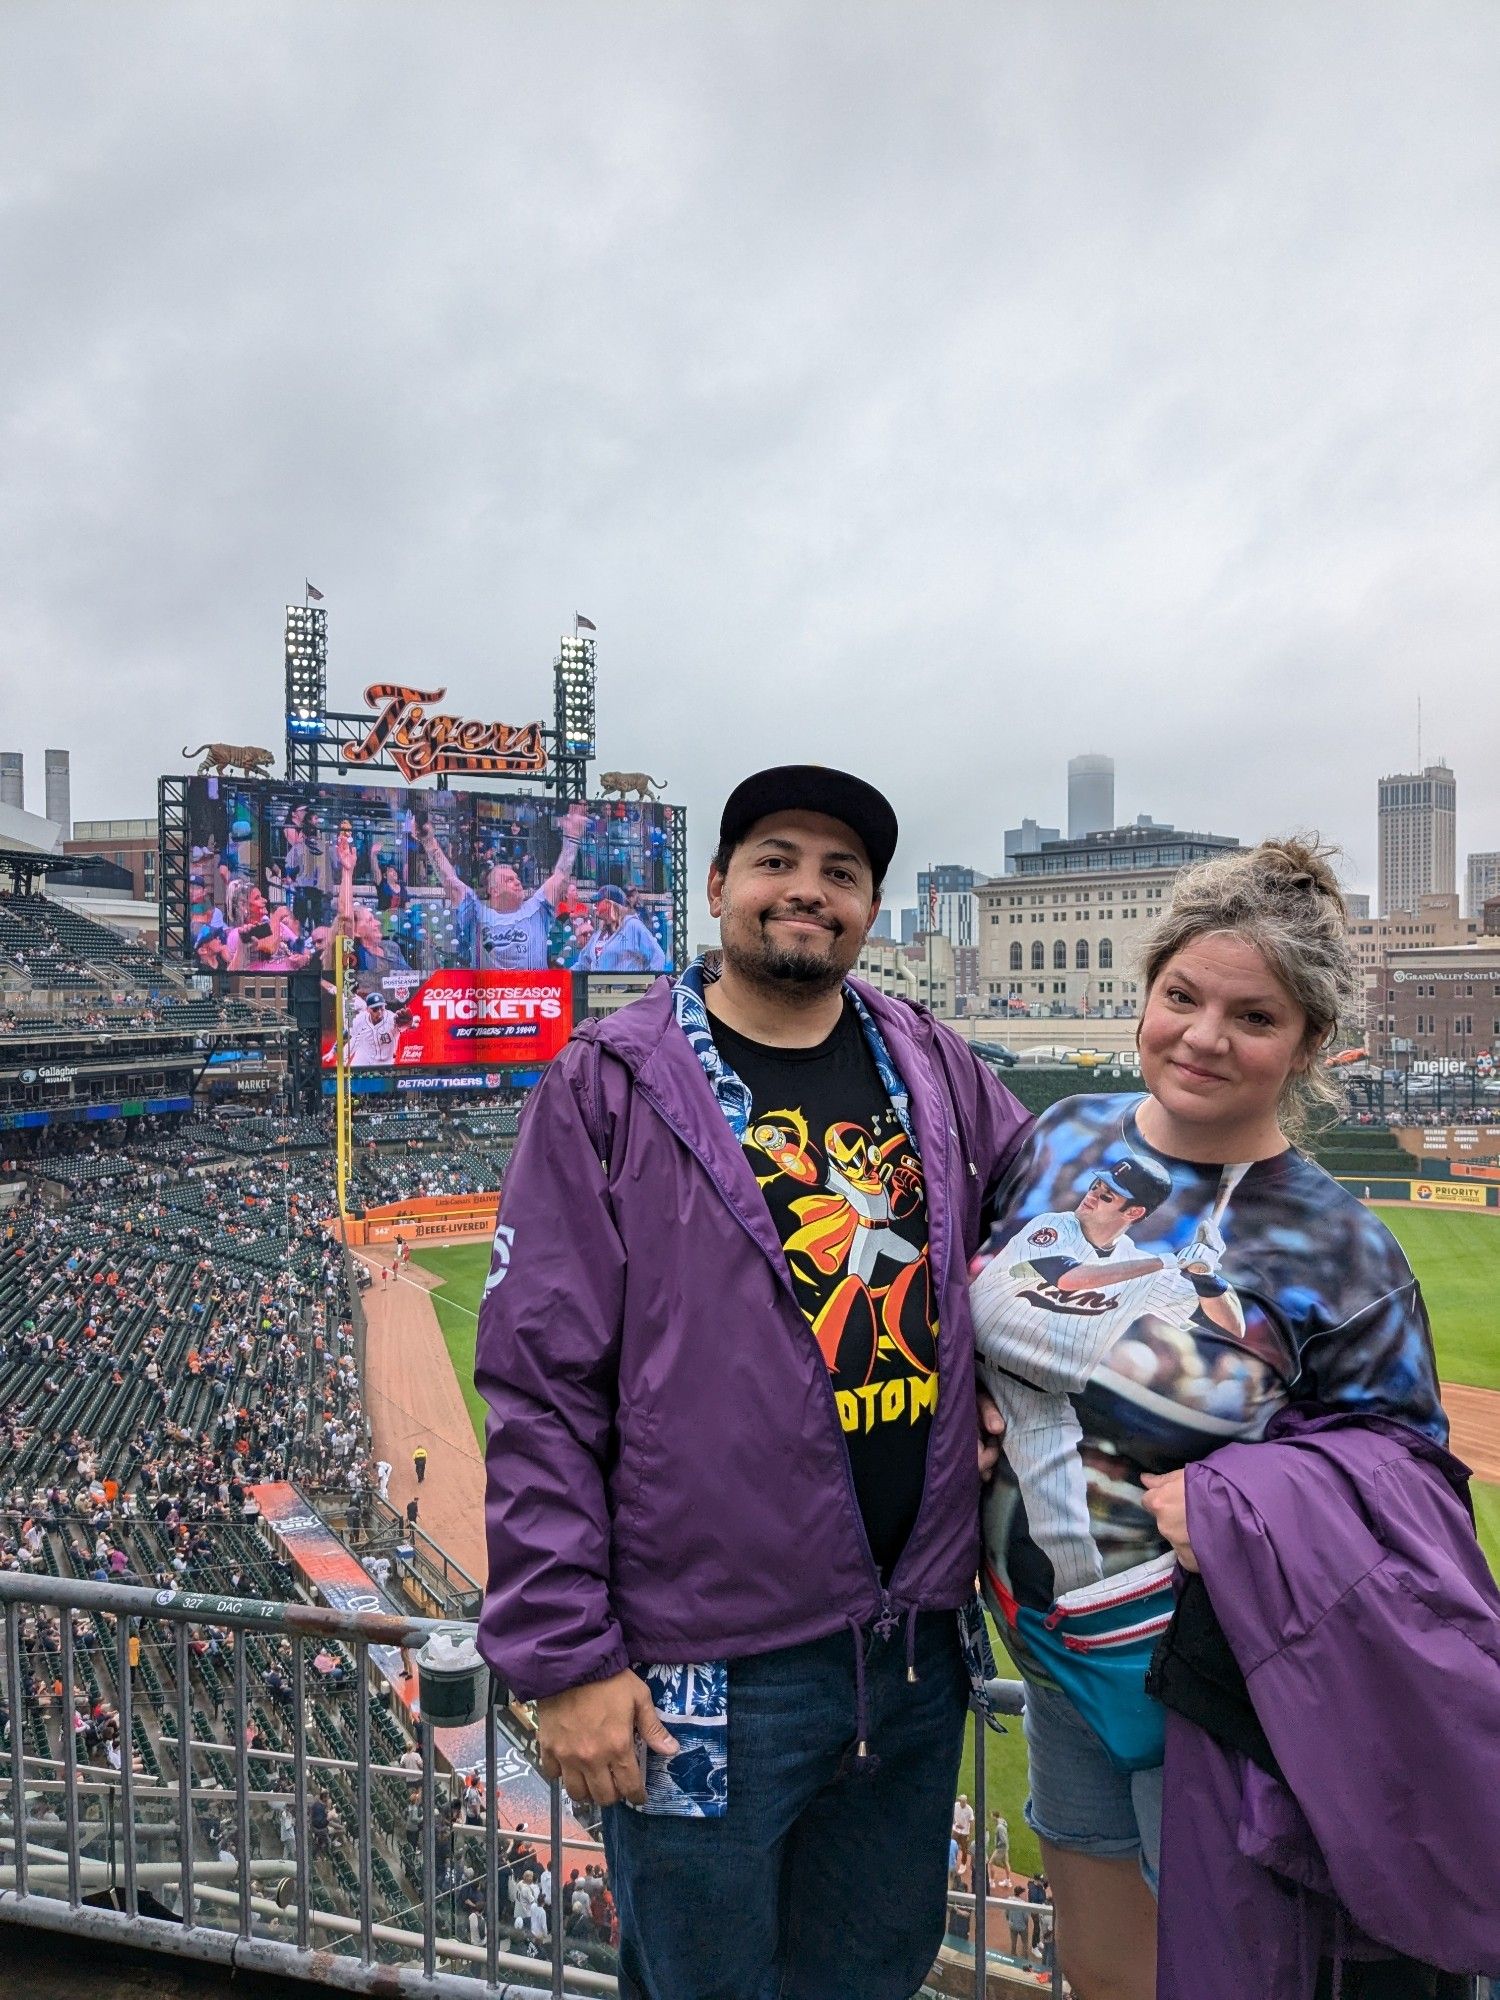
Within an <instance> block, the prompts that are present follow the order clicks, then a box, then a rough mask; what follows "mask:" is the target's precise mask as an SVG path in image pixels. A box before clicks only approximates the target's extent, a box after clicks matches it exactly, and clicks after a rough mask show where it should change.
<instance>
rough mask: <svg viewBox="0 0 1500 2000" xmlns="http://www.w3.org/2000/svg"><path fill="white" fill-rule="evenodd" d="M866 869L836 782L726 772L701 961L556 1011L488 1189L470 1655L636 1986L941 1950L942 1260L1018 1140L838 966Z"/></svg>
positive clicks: (953, 1704) (946, 1410) (923, 1027)
mask: <svg viewBox="0 0 1500 2000" xmlns="http://www.w3.org/2000/svg"><path fill="white" fill-rule="evenodd" d="M895 846H896V818H895V814H894V813H893V811H892V810H891V807H890V805H889V804H888V802H887V801H886V800H885V799H884V798H883V797H882V796H881V795H880V793H879V792H877V791H876V790H875V789H874V787H873V786H871V785H868V784H866V783H865V782H864V781H863V780H861V779H859V778H855V777H851V776H849V775H847V774H845V773H843V772H838V771H831V770H824V769H820V768H818V767H815V766H809V765H791V766H783V767H781V768H779V769H776V770H771V771H763V772H761V773H759V774H758V775H757V776H755V777H753V778H749V779H747V780H746V781H745V782H744V783H743V784H741V785H740V786H738V787H737V788H736V790H735V791H734V793H733V794H732V795H731V797H730V799H729V801H728V803H727V805H726V806H725V808H724V814H723V818H722V821H721V824H720V837H719V846H718V849H717V852H716V853H715V855H714V858H713V862H712V864H711V866H710V869H709V877H708V894H709V906H710V909H711V911H712V913H713V915H714V916H715V917H716V918H717V919H718V920H719V926H720V935H721V940H722V946H723V950H722V961H721V963H720V964H718V965H714V966H711V965H709V964H708V963H706V962H703V961H700V962H699V963H698V964H696V965H695V966H693V967H690V968H689V970H688V971H687V972H686V973H685V974H684V975H683V976H682V978H681V979H679V980H678V981H677V982H676V985H675V986H669V985H667V984H666V983H664V982H663V983H659V984H658V985H657V986H656V987H654V988H653V989H652V991H651V993H649V994H648V995H647V996H646V997H644V998H643V999H641V1000H638V1001H636V1002H635V1003H634V1004H633V1005H631V1006H629V1007H626V1008H624V1009H622V1010H621V1011H620V1012H618V1013H616V1014H614V1015H612V1016H610V1017H609V1018H608V1019H607V1020H603V1021H590V1022H587V1023H585V1024H584V1026H583V1027H582V1029H581V1030H580V1032H579V1033H578V1034H577V1035H576V1036H575V1037H574V1039H573V1041H572V1042H571V1043H570V1044H569V1046H568V1048H567V1049H566V1050H565V1051H564V1052H563V1054H562V1056H561V1057H560V1058H559V1059H558V1060H557V1061H556V1062H555V1063H554V1064H553V1065H552V1066H551V1068H550V1069H549V1070H548V1072H547V1074H546V1075H545V1077H544V1078H543V1081H542V1082H541V1083H540V1085H539V1086H538V1087H537V1089H536V1090H535V1091H534V1092H533V1093H532V1097H531V1101H530V1103H529V1105H528V1108H527V1111H526V1114H525V1116H524V1118H523V1120H522V1125H521V1131H520V1135H519V1138H518V1140H517V1145H516V1150H515V1153H514V1156H513V1158H512V1161H511V1164H510V1168H509V1170H508V1172H507V1175H506V1180H505V1188H504V1193H503V1196H502V1204H501V1206H502V1213H503V1215H504V1223H503V1225H502V1229H503V1235H502V1237H501V1238H500V1239H499V1240H498V1241H497V1255H496V1259H495V1262H494V1266H493V1268H492V1271H491V1275H490V1280H489V1285H488V1287H487V1290H486V1295H485V1300H484V1304H483V1307H482V1310H481V1318H480V1329H479V1345H478V1353H477V1357H476V1369H475V1374H476V1380H477V1381H478V1384H479V1386H480V1388H481V1389H482V1391H483V1392H484V1394H485V1396H486V1397H487V1399H488V1401H489V1404H490V1408H491V1413H492V1421H491V1423H490V1427H489V1446H488V1480H489V1485H488V1498H487V1509H486V1511H487V1527H488V1537H489V1570H490V1584H489V1590H488V1593H487V1596H486V1600H485V1605H484V1612H483V1617H482V1621H481V1627H480V1634H481V1646H482V1648H483V1650H484V1653H485V1656H486V1658H487V1659H488V1660H489V1662H490V1664H491V1666H492V1667H493V1668H494V1669H495V1671H496V1672H497V1674H498V1675H499V1676H500V1677H501V1678H502V1679H503V1680H504V1681H505V1682H506V1683H507V1684H508V1685H509V1686H510V1687H511V1688H513V1689H514V1691H515V1692H516V1694H517V1695H519V1696H521V1697H522V1698H525V1699H530V1700H535V1701H536V1705H537V1720H538V1744H539V1749H540V1752H541V1760H542V1768H543V1770H544V1771H546V1772H548V1773H549V1774H556V1775H560V1776H561V1778H562V1780H563V1783H564V1784H565V1786H566V1787H567V1790H568V1792H569V1794H570V1796H571V1797H573V1798H574V1799H575V1800H580V1801H582V1800H584V1799H592V1800H594V1801H595V1802H597V1803H598V1804H599V1805H600V1806H601V1807H602V1808H603V1809H604V1814H603V1819H604V1838H605V1845H606V1850H607V1853H608V1857H609V1868H610V1880H611V1883H612V1885H613V1888H614V1893H615V1899H616V1903H617V1906H618V1912H619V1926H620V1983H621V1992H622V1994H624V1995H625V1996H627V2000H687V1996H689V1995H694V1996H696V1995H701V1994H704V1993H708V1992H712V1993H714V1994H716V1995H720V1996H724V2000H741V1996H743V2000H757V1996H760V1995H761V1994H763V1993H765V1992H767V1991H771V1990H775V1991H777V1992H778V1993H780V1994H782V1995H784V1996H786V2000H834V1997H835V1996H845V1995H848V1994H853V1993H857V1994H859V1995H860V1996H861V2000H905V1996H907V1995H909V1994H910V1993H912V1992H913V1991H914V1989H915V1988H916V1987H917V1986H918V1985H919V1984H920V1983H921V1981H922V1979H923V1977H924V1976H925V1975H926V1973H927V1971H928V1970H929V1968H930V1966H931V1964H932V1961H933V1958H934V1957H935V1955H936V1951H937V1947H938V1944H939V1942H940V1940H941V1937H942V1932H943V1919H944V1909H945V1891H946V1881H947V1869H946V1856H947V1843H948V1830H949V1825H950V1821H951V1815H952V1810H953V1795H954V1791H955V1788H956V1781H957V1776H958V1762H959V1752H960V1748H961V1742H962V1735H963V1727H964V1716H965V1710H966V1696H967V1685H968V1683H967V1676H966V1673H965V1667H964V1661H963V1658H962V1656H961V1653H960V1647H959V1630H958V1621H957V1619H956V1617H955V1616H954V1614H955V1612H956V1611H958V1609H959V1608H960V1607H961V1606H965V1605H967V1604H968V1602H969V1600H970V1597H971V1594H972V1586H973V1579H974V1574H975V1568H976V1563H977V1558H978V1536H977V1510H978V1500H979V1476H978V1467H977V1456H978V1454H977V1445H978V1427H977V1424H976V1418H975V1399H974V1391H973V1346H972V1341H973V1333H972V1324H971V1321H970V1319H969V1311H968V1284H967V1259H968V1258H969V1256H971V1255H972V1254H973V1253H974V1251H975V1250H976V1249H977V1247H978V1244H979V1243H980V1241H981V1239H982V1235H983V1229H982V1216H983V1211H984V1209H985V1205H986V1199H987V1196H988V1195H989V1193H990V1191H991V1190H992V1189H993V1187H994V1186H995V1184H996V1183H997V1182H998V1180H999V1178H1000V1176H1001V1174H1002V1172H1003V1170H1004V1168H1005V1166H1006V1164H1007V1163H1008V1161H1009V1159H1010V1157H1011V1155H1012V1153H1013V1151H1014V1149H1015V1147H1016V1145H1017V1143H1018V1140H1019V1138H1020V1135H1021V1133H1022V1131H1023V1129H1024V1126H1025V1124H1026V1118H1025V1114H1024V1113H1023V1112H1022V1111H1021V1110H1020V1108H1019V1107H1018V1106H1017V1105H1016V1103H1015V1101H1014V1100H1013V1099H1012V1098H1011V1097H1010V1096H1009V1095H1008V1093H1007V1092H1006V1091H1005V1090H1004V1089H1003V1087H1002V1086H1001V1085H1000V1084H999V1083H998V1082H997V1081H996V1080H995V1079H994V1077H993V1076H992V1074H991V1073H990V1072H989V1071H988V1070H987V1069H986V1068H985V1067H984V1066H983V1065H981V1064H980V1063H979V1062H977V1061H976V1060H975V1059H974V1058H973V1057H972V1055H971V1054H970V1052H969V1051H968V1049H967V1047H966V1046H965V1044H964V1043H962V1042H961V1041H959V1040H958V1039H957V1038H956V1037H955V1036H954V1035H952V1034H951V1033H950V1032H949V1030H947V1029H945V1028H942V1027H940V1026H939V1025H938V1024H937V1023H936V1022H934V1021H933V1020H932V1018H931V1016H930V1015H928V1014H927V1013H926V1012H925V1011H924V1010H920V1009H916V1008H912V1007H909V1006H907V1005H906V1004H905V1003H902V1002H897V1001H893V1000H890V999H887V998H884V997H882V996H881V995H879V994H877V993H875V992H874V991H873V990H871V989H870V988H869V987H866V986H863V985H860V984H859V983H857V982H855V981H852V980H850V979H849V977H848V974H849V972H850V969H851V968H852V966H853V964H854V961H855V959H856V957H857V956H858V953H859V951H860V948H861V946H862V945H863V943H864V940H865V937H866V935H867V934H868V931H869V928H870V925H871V924H872V922H873V921H874V918H875V916H876V913H877V912H878V910H879V907H880V889H881V884H882V882H883V879H884V877H885V874H886V871H887V868H888V866H889V864H890V861H891V858H892V855H893V853H894V850H895ZM637 1667H639V1668H640V1670H641V1671H640V1672H637V1671H635V1669H636V1668H637ZM648 1680H649V1683H650V1686H649V1688H648ZM652 1689H654V1690H656V1691H657V1696H658V1699H659V1700H661V1701H662V1702H664V1703H669V1704H670V1709H671V1716H670V1720H671V1725H672V1726H671V1728H670V1729H669V1728H668V1727H667V1726H666V1724H665V1723H664V1721H663V1719H662V1717H661V1716H660V1715H658V1713H657V1711H656V1708H655V1706H654V1705H653V1701H652V1695H651V1690H652ZM637 1736H639V1738H640V1739H641V1741H642V1742H643V1743H644V1745H645V1748H646V1751H647V1759H646V1768H645V1770H644V1771H643V1769H642V1765H641V1762H640V1761H639V1758H638V1752H637V1741H636V1739H637ZM643 1804H644V1805H645V1806H646V1810H645V1811H638V1810H635V1809H634V1808H635V1807H638V1806H641V1805H643ZM872 1882H874V1883H877V1884H878V1891H877V1892H876V1893H872V1892H871V1886H870V1885H871V1883H872Z"/></svg>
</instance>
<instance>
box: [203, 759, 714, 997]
mask: <svg viewBox="0 0 1500 2000" xmlns="http://www.w3.org/2000/svg"><path fill="white" fill-rule="evenodd" d="M672 811H673V808H672V807H670V806H664V805H661V804H659V803H657V802H656V801H655V800H647V801H644V802H639V801H635V800H629V801H626V800H595V801H589V802H587V803H585V804H582V805H575V806H567V805H564V804H562V803H560V802H559V801H558V800H556V799H547V798H542V797H537V796H532V797H525V798H510V797H502V796H500V795H498V794H494V793H483V792H438V791H425V790H424V791H418V790H402V789H396V788H391V787H385V786H372V785H319V786H295V785H284V784H277V783H273V782H268V781H266V780H263V779H261V780H256V779H251V780H235V779H232V778H218V777H211V776H200V777H197V778H194V779H192V780H191V781H190V782H189V785H188V792H187V821H188V839H189V842H190V848H191V855H190V864H189V866H190V875H191V889H192V893H191V923H190V939H189V946H190V950H191V952H192V955H193V957H194V958H195V959H196V960H197V962H198V963H199V965H201V966H202V967H204V968H205V969H206V970H208V971H214V972H234V973H246V972H268V973H275V972H288V973H290V972H306V971H321V972H322V973H323V974H324V976H325V977H327V976H328V975H329V974H330V973H331V971H332V966H333V953H334V940H335V938H336V937H337V935H338V934H339V933H340V932H341V931H342V932H343V933H344V934H345V935H346V936H347V937H349V938H350V939H352V940H353V944H354V956H355V961H356V963H355V970H356V974H357V976H358V979H359V980H360V981H361V982H363V985H364V986H370V985H376V986H380V987H382V988H384V990H385V991H387V992H388V993H389V995H390V998H391V1000H392V1002H393V1003H401V1002H405V1001H407V1000H409V999H410V997H411V995H412V993H413V992H414V991H415V990H416V989H417V987H418V986H419V985H421V983H422V982H423V981H424V980H426V979H427V978H428V977H429V975H431V974H434V973H439V972H442V973H448V972H467V973H470V974H481V973H482V974H498V973H542V972H547V971H555V972H585V973H588V972H593V973H610V972H637V973H639V972H661V971H667V970H671V969H673V968H674V967H675V965H676V962H677V952H678V945H679V940H678V939H676V938H675V937H674V935H673V924H672V913H673V888H674V883H673V869H672V839H671V829H670V821H669V817H668V816H669V814H670V813H671V812H672ZM434 990H435V991H437V990H443V989H434Z"/></svg>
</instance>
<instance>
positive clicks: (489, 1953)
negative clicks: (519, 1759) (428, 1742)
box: [484, 1680, 500, 1986]
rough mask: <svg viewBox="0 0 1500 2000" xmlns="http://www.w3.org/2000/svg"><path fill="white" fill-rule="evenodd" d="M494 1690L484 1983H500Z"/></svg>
mask: <svg viewBox="0 0 1500 2000" xmlns="http://www.w3.org/2000/svg"><path fill="white" fill-rule="evenodd" d="M496 1698H497V1691H496V1688H495V1684H494V1681H493V1680H492V1681H491V1682H490V1686H489V1691H488V1698H487V1699H486V1701H485V1704H484V1979H485V1984H486V1985H487V1986H498V1985H499V1984H500V1956H499V1954H500V1875H499V1866H500V1840H499V1815H500V1807H499V1802H498V1801H497V1799H496V1797H495V1785H496V1778H497V1765H498V1762H499V1758H498V1754H497V1744H496V1740H495V1739H496V1736H497V1734H498V1727H499V1725H498V1723H497V1722H496V1719H495V1701H496Z"/></svg>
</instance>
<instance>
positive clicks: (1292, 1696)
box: [1157, 1409, 1500, 2000]
mask: <svg viewBox="0 0 1500 2000" xmlns="http://www.w3.org/2000/svg"><path fill="white" fill-rule="evenodd" d="M1467 1483H1468V1472H1467V1469H1466V1468H1465V1467H1464V1466H1462V1465H1460V1463H1459V1462H1458V1460H1457V1459H1455V1458H1453V1457H1451V1456H1450V1455H1449V1454H1448V1453H1447V1452H1445V1451H1443V1450H1442V1449H1441V1448H1440V1447H1439V1446H1437V1445H1435V1444H1433V1443H1432V1442H1430V1440H1428V1439H1426V1438H1423V1437H1420V1436H1419V1435H1418V1434H1417V1433H1416V1432H1415V1431H1412V1430H1408V1429H1407V1428H1405V1427H1404V1426H1403V1425H1401V1424H1398V1423H1394V1422H1390V1421H1388V1420H1384V1419H1380V1418H1366V1419H1363V1420H1361V1419H1358V1418H1349V1417H1336V1416H1311V1415H1308V1414H1307V1413H1305V1412H1299V1411H1297V1410H1295V1409H1292V1410H1287V1411H1285V1412H1283V1413H1282V1414H1281V1415H1280V1416H1278V1417H1277V1418H1276V1419H1275V1421H1274V1423H1273V1424H1272V1426H1271V1428H1270V1430H1269V1431H1268V1433H1267V1437H1266V1439H1265V1440H1264V1441H1262V1442H1260V1443H1256V1444H1236V1445H1230V1446H1228V1447H1227V1448H1226V1449H1224V1450H1223V1451H1218V1452H1215V1453H1214V1454H1213V1456H1212V1457H1211V1458H1208V1459H1205V1460H1203V1461H1202V1462H1201V1463H1200V1464H1197V1465H1190V1466H1189V1467H1188V1469H1187V1509H1188V1533H1189V1535H1190V1537H1191V1539H1192V1543H1193V1549H1194V1552H1195V1554H1196V1555H1197V1557H1198V1561H1199V1565H1200V1567H1201V1569H1202V1572H1203V1580H1204V1582H1205V1584H1206V1585H1207V1586H1208V1594H1209V1598H1210V1600H1211V1601H1212V1604H1213V1608H1214V1611H1215V1613H1216V1615H1217V1617H1218V1620H1219V1623H1220V1625H1221V1626H1222V1628H1223V1631H1224V1635H1225V1637H1226V1638H1227V1640H1228V1641H1229V1645H1230V1649H1231V1650H1232V1652H1233V1653H1234V1656H1235V1659H1236V1660H1237V1661H1238V1663H1239V1666H1240V1669H1241V1671H1242V1672H1243V1674H1244V1676H1245V1680H1246V1684H1247V1686H1248V1688H1249V1692H1250V1699H1251V1701H1252V1703H1253V1704H1254V1707H1255V1712H1256V1715H1257V1717H1258V1718H1259V1720H1260V1724H1261V1727H1262V1728H1263V1729H1264V1730H1265V1733H1266V1735H1267V1737H1268V1739H1269V1741H1270V1745H1271V1749H1272V1751H1273V1753H1274V1755H1275V1758H1276V1761H1277V1763H1278V1765H1279V1766H1280V1768H1281V1770H1282V1771H1283V1772H1284V1773H1285V1775H1286V1781H1287V1782H1286V1784H1285V1785H1282V1784H1279V1783H1278V1782H1277V1781H1276V1779H1275V1778H1273V1777H1270V1776H1268V1775H1267V1773H1266V1772H1264V1771H1262V1770H1260V1769H1259V1768H1257V1767H1256V1766H1255V1765H1253V1764H1250V1763H1249V1762H1247V1760H1246V1759H1245V1758H1244V1757H1242V1756H1241V1755H1239V1754H1238V1753H1237V1752H1235V1751H1231V1750H1226V1749H1222V1748H1221V1747H1220V1746H1219V1745H1218V1744H1217V1743H1215V1742H1214V1741H1213V1740H1212V1738H1210V1737H1209V1736H1207V1735H1206V1734H1205V1733H1204V1732H1203V1731H1202V1730H1201V1729H1199V1728H1197V1727H1196V1726H1195V1725H1194V1724H1193V1723H1191V1722H1188V1721H1186V1720H1184V1719H1183V1718H1182V1717H1181V1716H1178V1715H1174V1714H1171V1713H1169V1714H1168V1717H1167V1760H1166V1779H1165V1797H1164V1801H1163V1807H1162V1866H1161V1894H1160V1903H1159V1922H1158V1950H1159V1961H1158V1962H1159V1970H1158V1976H1157V2000H1266V1996H1267V1995H1270V1994H1273V1995H1275V1996H1276V2000H1311V1996H1312V1994H1313V1992H1314V1990H1315V1987H1316V1983H1317V1974H1318V1961H1319V1959H1320V1958H1324V1959H1332V1960H1333V1961H1334V1964H1335V1967H1336V1968H1337V1966H1338V1964H1339V1961H1340V1960H1341V1959H1345V1958H1347V1959H1360V1958H1390V1957H1392V1956H1400V1957H1403V1958H1410V1959H1415V1960H1417V1961H1418V1962H1419V1963H1420V1964H1423V1965H1427V1966H1436V1967H1438V1968H1440V1969H1441V1970H1442V1971H1444V1972H1449V1973H1466V1972H1474V1971H1485V1970H1487V1969H1489V1968H1491V1967H1494V1966H1497V1965H1500V1592H1497V1590H1496V1587H1495V1583H1494V1581H1493V1579H1492V1578H1491V1576H1490V1573H1489V1568H1488V1565H1487V1564H1486V1562H1485V1559H1484V1555H1483V1553H1482V1551H1481V1550H1480V1547H1479V1544H1478V1543H1477V1541H1476V1540H1475V1538H1474V1529H1473V1523H1472V1517H1471V1515H1470V1513H1469V1506H1468V1498H1467V1492H1466V1487H1467ZM1334 1991H1335V1992H1337V1991H1338V1979H1337V1977H1336V1978H1335V1982H1334Z"/></svg>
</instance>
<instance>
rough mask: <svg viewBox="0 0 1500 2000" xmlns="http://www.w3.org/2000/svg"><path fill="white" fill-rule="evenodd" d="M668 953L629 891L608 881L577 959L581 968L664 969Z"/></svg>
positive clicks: (607, 969)
mask: <svg viewBox="0 0 1500 2000" xmlns="http://www.w3.org/2000/svg"><path fill="white" fill-rule="evenodd" d="M666 964H667V956H666V953H665V952H664V951H663V950H662V948H661V946H660V945H659V944H658V943H657V941H656V939H655V938H654V937H653V936H652V934H651V932H650V931H649V930H647V928H646V926H645V924H644V923H642V921H641V919H640V918H639V917H638V916H637V915H636V914H635V912H634V910H632V909H630V908H628V906H627V905H626V901H625V891H624V890H623V889H617V888H615V886H614V885H613V883H609V884H607V885H606V886H605V887H604V888H602V889H601V890H600V891H599V893H598V895H597V896H595V898H594V928H593V931H592V933H591V935H590V937H589V940H588V942H587V944H585V945H584V947H583V950H582V951H581V952H579V954H578V957H577V958H576V959H575V960H574V969H575V970H576V971H578V972H664V971H665V970H666Z"/></svg>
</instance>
